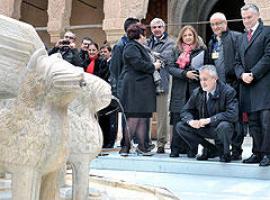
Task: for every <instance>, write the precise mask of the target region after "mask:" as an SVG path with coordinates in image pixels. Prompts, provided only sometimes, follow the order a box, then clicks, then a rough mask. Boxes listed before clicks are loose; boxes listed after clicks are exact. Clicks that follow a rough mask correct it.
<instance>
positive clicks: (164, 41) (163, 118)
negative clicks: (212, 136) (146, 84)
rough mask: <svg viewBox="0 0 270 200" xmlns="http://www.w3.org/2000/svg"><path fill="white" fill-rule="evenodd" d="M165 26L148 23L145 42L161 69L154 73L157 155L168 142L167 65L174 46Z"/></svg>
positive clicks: (161, 23) (168, 78)
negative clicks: (159, 62) (149, 34)
mask: <svg viewBox="0 0 270 200" xmlns="http://www.w3.org/2000/svg"><path fill="white" fill-rule="evenodd" d="M165 26H166V25H165V22H164V21H163V20H162V19H160V18H154V19H153V20H152V21H151V22H150V27H151V32H152V35H151V36H150V37H149V38H148V40H147V46H148V47H149V48H150V49H151V52H152V55H153V56H154V58H155V60H160V61H161V63H162V67H161V68H160V69H159V70H157V71H155V73H154V79H155V83H156V94H157V96H156V99H157V153H165V149H164V146H165V144H166V143H167V141H168V134H169V120H168V99H169V87H170V75H169V73H168V69H167V63H168V60H169V59H170V53H171V50H172V48H173V47H174V45H175V43H174V41H173V40H172V39H171V38H170V37H169V35H168V33H167V32H166V31H165V30H166V27H165ZM159 77H160V78H159Z"/></svg>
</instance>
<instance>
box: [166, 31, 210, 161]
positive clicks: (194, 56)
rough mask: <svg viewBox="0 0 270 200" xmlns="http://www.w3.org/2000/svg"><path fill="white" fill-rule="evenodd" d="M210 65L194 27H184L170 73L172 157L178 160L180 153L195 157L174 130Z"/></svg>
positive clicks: (173, 56)
mask: <svg viewBox="0 0 270 200" xmlns="http://www.w3.org/2000/svg"><path fill="white" fill-rule="evenodd" d="M207 63H208V54H207V50H206V47H205V45H204V44H203V42H202V40H201V39H200V38H199V36H198V34H197V32H196V30H195V29H194V28H193V27H192V26H184V27H183V28H182V29H181V30H180V32H179V36H178V39H177V42H176V47H175V48H174V49H173V51H172V57H171V61H170V64H169V73H170V74H171V75H172V78H173V79H172V89H171V100H170V115H171V124H172V125H173V136H172V141H171V154H170V157H178V156H179V153H183V154H186V153H187V154H188V157H194V156H195V155H196V154H197V152H191V151H189V149H188V146H187V144H186V143H185V142H184V141H183V140H182V139H181V138H180V137H179V135H178V134H177V132H176V130H175V126H176V124H177V122H179V121H180V111H181V109H182V108H183V106H184V105H185V103H186V102H187V101H188V99H189V97H190V95H191V94H192V91H193V90H194V89H195V88H197V87H199V86H200V83H199V74H198V70H199V68H200V67H201V66H202V65H204V64H207Z"/></svg>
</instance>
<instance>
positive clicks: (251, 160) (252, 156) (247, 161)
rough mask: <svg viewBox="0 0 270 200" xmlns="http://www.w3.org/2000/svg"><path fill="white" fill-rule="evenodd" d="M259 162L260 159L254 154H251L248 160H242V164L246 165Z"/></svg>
mask: <svg viewBox="0 0 270 200" xmlns="http://www.w3.org/2000/svg"><path fill="white" fill-rule="evenodd" d="M260 162H261V157H260V156H259V155H256V154H252V155H251V156H250V157H249V158H247V159H244V160H243V163H246V164H254V163H260Z"/></svg>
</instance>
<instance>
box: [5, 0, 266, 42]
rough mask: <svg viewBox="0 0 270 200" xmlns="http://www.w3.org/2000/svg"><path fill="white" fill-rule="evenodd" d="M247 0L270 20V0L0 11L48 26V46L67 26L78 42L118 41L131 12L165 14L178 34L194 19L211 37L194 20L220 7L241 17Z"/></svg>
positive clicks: (18, 2) (88, 2)
mask: <svg viewBox="0 0 270 200" xmlns="http://www.w3.org/2000/svg"><path fill="white" fill-rule="evenodd" d="M245 3H255V4H256V5H258V7H259V8H260V10H261V17H262V19H263V20H264V22H265V24H270V0H211V1H208V0H201V1H197V0H136V1H135V0H0V14H4V15H6V16H9V17H12V18H15V19H19V20H21V21H25V22H27V23H30V24H32V25H34V26H35V27H44V28H43V29H38V33H39V35H40V36H41V38H42V39H43V41H44V43H46V44H47V45H48V46H50V45H52V44H53V43H55V42H56V41H57V40H58V39H59V38H60V37H61V36H62V35H63V33H64V32H65V30H67V29H72V31H74V32H75V33H76V34H77V35H78V38H79V39H78V43H79V42H80V39H81V38H82V37H83V36H90V37H92V38H93V39H94V40H96V41H97V42H98V43H102V42H103V41H104V40H107V41H109V42H112V43H114V42H115V41H117V40H118V38H119V37H120V36H121V35H123V33H124V32H123V22H124V20H125V19H126V18H127V17H129V16H133V17H137V18H139V19H145V22H146V23H149V21H150V20H151V19H152V18H153V17H162V18H163V19H164V20H165V21H166V22H167V24H168V32H169V34H170V35H172V36H174V37H177V34H178V31H179V29H180V27H181V25H183V24H188V23H192V24H193V25H194V26H195V28H196V29H197V30H198V32H199V34H200V35H201V36H202V37H203V38H205V39H207V36H208V35H209V32H210V29H209V26H208V25H207V23H205V24H200V23H194V22H200V21H207V20H208V19H209V16H210V15H211V14H212V13H213V12H216V11H221V12H224V13H225V14H226V15H227V17H228V19H237V18H240V8H241V7H242V6H243V5H244V4H245ZM229 25H230V24H229ZM231 25H232V27H233V28H232V29H238V30H241V29H242V28H243V27H242V26H241V22H238V24H237V23H235V24H233V23H232V24H231Z"/></svg>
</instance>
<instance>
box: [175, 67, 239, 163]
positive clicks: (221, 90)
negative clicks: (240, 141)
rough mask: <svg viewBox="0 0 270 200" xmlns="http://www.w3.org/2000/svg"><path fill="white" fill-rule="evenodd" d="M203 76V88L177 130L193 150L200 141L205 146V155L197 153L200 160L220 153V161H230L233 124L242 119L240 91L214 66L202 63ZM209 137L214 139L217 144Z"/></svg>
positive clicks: (192, 99) (185, 110) (195, 94)
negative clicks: (237, 93)
mask: <svg viewBox="0 0 270 200" xmlns="http://www.w3.org/2000/svg"><path fill="white" fill-rule="evenodd" d="M199 78H200V85H201V87H199V88H197V89H195V90H194V91H193V93H192V95H191V97H190V98H189V100H188V102H187V103H186V105H185V106H184V108H183V109H182V112H181V121H180V122H178V124H177V126H176V131H177V133H178V134H179V135H180V137H182V139H183V140H184V141H185V142H186V143H187V144H188V145H189V148H190V149H191V150H192V149H197V146H198V145H199V144H201V145H202V146H203V147H204V149H203V154H202V155H199V156H197V160H207V159H208V158H211V157H215V156H216V155H219V156H220V162H230V161H231V154H230V145H231V139H232V136H233V127H234V126H233V123H235V122H236V121H237V120H238V101H237V99H236V91H235V90H234V89H233V88H232V87H231V86H229V85H228V84H225V83H223V82H220V81H218V75H217V71H216V67H215V66H213V65H204V66H202V67H201V69H200V70H199ZM205 138H210V139H214V140H215V144H214V145H213V144H212V143H210V142H208V141H207V140H206V139H205ZM217 153H218V154H217Z"/></svg>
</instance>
